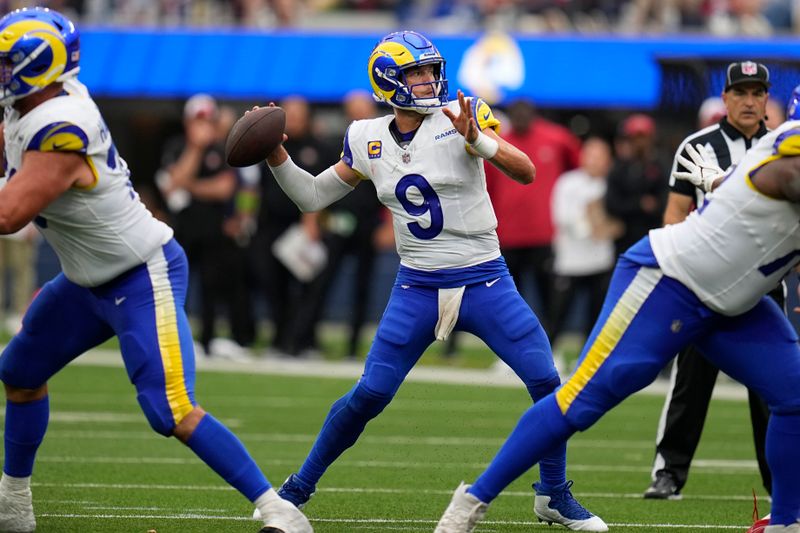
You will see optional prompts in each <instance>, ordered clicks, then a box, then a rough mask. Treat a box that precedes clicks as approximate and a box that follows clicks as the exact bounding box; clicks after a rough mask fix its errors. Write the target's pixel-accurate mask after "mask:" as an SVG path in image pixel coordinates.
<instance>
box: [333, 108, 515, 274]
mask: <svg viewBox="0 0 800 533" xmlns="http://www.w3.org/2000/svg"><path fill="white" fill-rule="evenodd" d="M471 105H472V107H473V112H474V115H475V118H476V122H477V123H478V126H479V127H480V128H481V129H484V128H486V127H497V126H499V122H498V121H497V119H496V118H494V116H493V114H492V111H491V109H490V108H489V106H488V105H487V104H486V103H485V102H483V101H482V100H480V99H474V100H473V101H472V102H471ZM448 107H449V109H450V110H452V111H453V113H455V114H456V115H458V113H459V112H460V111H459V107H458V102H451V103H450V104H448ZM392 120H394V115H388V116H385V117H381V118H376V119H370V120H359V121H355V122H353V123H352V124H351V125H350V128H349V129H348V131H347V134H346V136H345V141H344V153H343V155H342V160H343V161H344V162H345V163H347V164H348V165H350V167H351V168H352V169H353V170H355V171H356V173H357V174H359V176H360V177H362V178H363V179H369V180H372V182H373V183H374V185H375V189H376V190H377V193H378V198H379V199H380V201H381V203H383V205H385V206H386V207H388V208H389V210H390V211H391V212H392V219H393V222H394V233H395V241H396V244H397V252H398V254H400V261H401V263H402V264H403V265H405V266H408V267H411V268H415V269H419V270H439V269H443V268H460V267H468V266H473V265H477V264H479V263H483V262H485V261H489V260H492V259H496V258H498V257H500V245H499V242H498V240H497V233H496V232H495V228H496V227H497V219H496V218H495V216H494V210H493V209H492V204H491V202H490V200H489V194H488V193H487V192H486V174H485V173H484V170H483V159H482V158H480V157H477V156H473V155H471V154H470V153H469V152H467V149H466V141H465V140H464V137H463V136H462V135H460V134H459V133H458V131H457V130H456V129H455V128H454V127H453V124H452V122H450V119H448V118H447V116H445V114H444V113H442V112H441V111H436V112H434V113H433V114H431V115H427V116H426V117H425V120H423V121H422V124H421V125H420V127H419V129H418V130H417V132H416V134H415V135H414V138H413V139H412V140H411V142H410V143H409V144H408V146H406V147H405V148H403V147H401V146H400V145H399V144H398V143H397V142H396V141H395V139H394V137H393V136H392V134H391V132H390V130H389V125H390V124H391V122H392Z"/></svg>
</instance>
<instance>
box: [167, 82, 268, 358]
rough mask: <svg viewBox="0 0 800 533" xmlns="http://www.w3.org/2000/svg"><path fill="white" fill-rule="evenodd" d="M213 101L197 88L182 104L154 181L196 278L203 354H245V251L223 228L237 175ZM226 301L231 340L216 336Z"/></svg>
mask: <svg viewBox="0 0 800 533" xmlns="http://www.w3.org/2000/svg"><path fill="white" fill-rule="evenodd" d="M219 116H220V115H219V109H218V107H217V104H216V101H215V100H214V99H213V98H212V97H210V96H208V95H206V94H197V95H195V96H192V97H191V98H190V99H189V100H187V102H186V105H185V106H184V113H183V122H184V135H183V136H181V137H179V138H176V139H172V140H170V141H168V143H167V145H166V146H165V148H164V152H163V156H162V168H161V170H160V171H159V173H158V176H157V178H156V179H157V184H158V186H159V189H160V190H161V192H162V194H163V195H164V197H165V199H166V202H167V206H168V207H169V210H170V212H171V214H172V218H173V224H174V228H175V236H176V238H177V239H178V241H179V242H180V243H181V246H183V248H184V249H185V250H186V255H187V257H188V259H189V264H190V266H191V269H192V271H194V272H197V273H198V274H199V279H200V299H201V302H200V314H201V327H200V345H201V347H202V350H203V353H205V354H206V355H209V356H212V355H219V356H223V357H228V358H232V359H244V357H245V356H246V351H245V350H244V349H243V348H242V347H243V346H247V345H250V344H251V343H252V342H253V337H254V328H253V324H252V313H251V311H250V307H249V299H248V295H247V286H246V284H245V283H246V265H247V263H246V253H245V252H244V251H243V250H242V248H240V247H239V246H238V245H237V243H236V241H235V240H234V239H232V238H231V237H230V236H229V235H227V234H226V233H225V231H224V226H225V221H226V219H227V217H228V216H229V215H230V214H231V213H232V211H233V199H234V197H235V194H236V190H237V177H236V173H235V172H234V170H233V169H231V168H230V167H228V166H227V164H226V163H225V153H224V148H223V144H222V139H223V137H222V135H221V133H222V132H221V131H220V129H219ZM221 303H224V304H225V306H226V308H227V311H228V318H229V322H230V327H231V334H232V336H233V339H234V341H235V342H226V340H224V339H221V338H220V339H217V338H216V334H215V333H216V319H217V313H218V309H217V306H218V304H221Z"/></svg>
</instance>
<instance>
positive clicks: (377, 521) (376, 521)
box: [38, 513, 747, 531]
mask: <svg viewBox="0 0 800 533" xmlns="http://www.w3.org/2000/svg"><path fill="white" fill-rule="evenodd" d="M38 516H40V517H43V518H91V519H131V520H142V519H149V520H156V519H157V520H202V521H206V520H227V521H234V522H243V521H251V520H252V519H251V518H246V517H235V516H219V515H202V514H194V513H191V514H170V515H166V514H165V515H158V514H152V515H135V516H132V515H124V514H108V513H103V514H88V513H87V514H79V513H39V515H38ZM310 520H311V522H312V523H322V524H324V523H328V524H356V525H358V524H369V525H370V526H371V527H370V529H375V528H376V526H378V527H377V528H378V529H392V530H394V529H397V527H395V525H396V524H407V525H420V526H423V525H424V526H432V525H435V524H436V521H435V520H416V519H391V518H311V519H310ZM484 525H486V526H537V525H541V526H542V527H546V526H544V525H543V524H539V523H538V522H532V521H524V520H486V521H484V522H481V526H484ZM608 525H609V526H612V527H631V528H648V529H650V528H659V529H689V530H698V529H737V530H741V529H742V528H745V527H747V526H746V525H742V524H737V525H713V526H708V525H704V524H638V523H610V524H608ZM383 526H386V527H383ZM403 530H405V531H407V530H408V529H406V528H403ZM426 530H430V528H428V529H426ZM480 530H481V531H491V530H487V529H485V528H481V529H480ZM651 530H652V529H651Z"/></svg>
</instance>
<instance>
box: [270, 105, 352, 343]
mask: <svg viewBox="0 0 800 533" xmlns="http://www.w3.org/2000/svg"><path fill="white" fill-rule="evenodd" d="M280 105H281V107H282V108H283V110H284V111H285V112H286V135H287V136H288V137H289V139H288V140H287V141H286V142H285V143H283V146H284V147H285V148H286V151H287V152H289V156H290V157H291V158H292V159H293V160H294V161H296V162H297V164H298V165H300V166H302V167H303V168H304V169H306V170H308V171H309V172H311V173H312V174H313V175H317V174H319V173H320V172H322V171H323V170H325V169H326V168H328V167H329V166H330V165H331V164H333V163H335V162H336V160H337V159H338V156H339V150H337V149H336V147H335V146H333V145H331V144H329V143H327V142H325V141H324V140H323V139H320V138H318V137H316V136H315V135H314V134H313V130H312V115H311V107H310V105H309V103H308V101H307V100H306V99H305V98H303V97H301V96H291V97H288V98H286V99H284V100H283V101H282V102H281V103H280ZM261 168H262V179H261V202H260V209H259V214H258V231H257V235H256V244H255V246H256V253H257V256H258V260H259V272H260V274H261V280H262V284H263V286H264V289H265V292H266V297H267V302H268V303H269V307H270V310H271V315H272V321H273V325H274V334H273V339H272V347H273V349H274V350H276V351H277V352H278V354H280V355H290V356H298V355H300V354H301V353H303V352H306V353H310V352H311V351H313V350H316V349H317V346H316V339H315V338H314V337H313V335H309V334H308V325H307V323H306V324H304V325H302V327H300V329H297V328H296V327H295V325H296V317H297V316H298V312H299V310H300V309H301V306H302V305H303V299H304V298H305V296H304V293H305V292H306V291H308V290H309V288H308V287H307V286H306V285H305V284H303V283H301V282H300V280H299V279H298V278H297V277H295V275H294V274H292V272H290V271H289V269H288V268H287V266H286V265H285V264H284V263H283V262H281V260H279V259H278V258H277V257H276V256H275V253H274V245H275V242H276V241H278V240H279V239H280V238H281V237H282V236H284V234H286V232H287V231H291V232H295V231H296V230H297V225H298V224H300V225H301V226H300V227H301V228H302V231H303V232H304V233H305V237H306V238H307V239H308V240H311V241H319V240H320V238H321V235H320V230H319V225H318V222H317V217H318V215H317V214H315V213H307V214H305V215H303V221H302V224H301V214H300V210H299V209H298V208H297V206H296V205H295V204H294V202H292V201H291V200H290V199H289V197H288V196H286V193H284V192H283V190H282V189H281V188H280V186H279V185H278V183H277V181H276V180H274V179H272V177H271V176H270V175H269V169H268V168H267V166H266V163H262V165H261ZM313 305H316V306H318V305H319V302H316V301H314V302H313ZM312 322H313V320H312ZM311 328H312V330H313V325H312V326H311ZM301 330H302V331H301Z"/></svg>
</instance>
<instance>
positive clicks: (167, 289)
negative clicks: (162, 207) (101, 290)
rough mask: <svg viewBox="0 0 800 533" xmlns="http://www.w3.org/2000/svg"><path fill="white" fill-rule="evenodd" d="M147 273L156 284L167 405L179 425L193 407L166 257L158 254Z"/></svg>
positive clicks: (154, 288)
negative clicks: (187, 387)
mask: <svg viewBox="0 0 800 533" xmlns="http://www.w3.org/2000/svg"><path fill="white" fill-rule="evenodd" d="M147 270H148V271H149V273H150V282H151V283H152V285H153V300H154V303H155V315H156V332H157V335H158V348H159V351H160V353H161V363H162V364H163V366H164V381H165V384H166V394H167V402H168V403H169V407H170V410H171V411H172V416H173V418H174V420H175V423H176V424H178V423H180V421H181V420H183V418H184V417H185V416H186V415H187V414H188V413H189V412H190V411H191V410H192V409H193V408H194V407H193V406H192V402H191V400H190V399H189V393H188V392H187V391H186V381H185V376H184V373H183V358H182V354H181V343H180V336H179V335H178V315H177V310H176V307H175V299H174V298H173V296H172V284H171V283H170V281H169V275H168V266H167V260H166V258H165V257H164V254H163V253H158V254H157V255H156V256H155V257H154V258H153V259H151V260H150V261H148V262H147Z"/></svg>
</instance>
